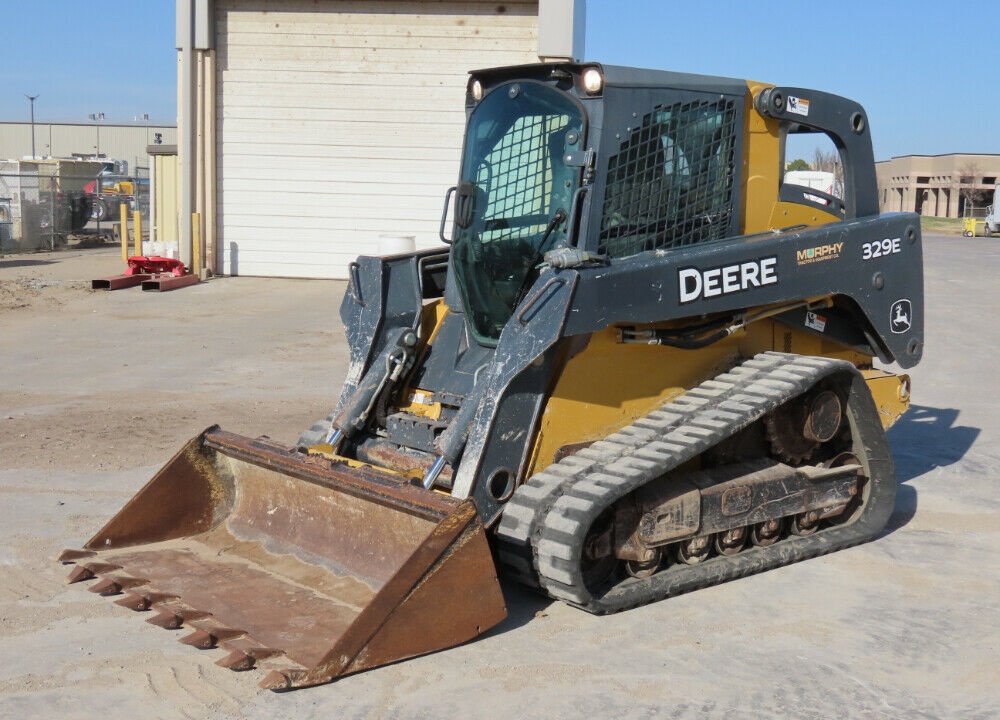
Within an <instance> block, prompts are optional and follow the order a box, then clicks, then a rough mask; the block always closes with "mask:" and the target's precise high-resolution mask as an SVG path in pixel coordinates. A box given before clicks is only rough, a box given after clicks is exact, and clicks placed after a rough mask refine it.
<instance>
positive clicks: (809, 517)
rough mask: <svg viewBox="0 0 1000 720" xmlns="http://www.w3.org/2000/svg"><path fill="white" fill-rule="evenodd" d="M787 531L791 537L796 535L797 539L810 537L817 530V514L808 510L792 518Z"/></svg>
mask: <svg viewBox="0 0 1000 720" xmlns="http://www.w3.org/2000/svg"><path fill="white" fill-rule="evenodd" d="M788 529H789V531H790V532H791V533H792V535H798V536H799V537H805V536H806V535H812V534H813V533H814V532H816V531H817V530H819V513H817V512H816V511H815V510H810V511H809V512H804V513H799V514H798V515H795V516H793V517H792V522H791V523H790V525H789V528H788Z"/></svg>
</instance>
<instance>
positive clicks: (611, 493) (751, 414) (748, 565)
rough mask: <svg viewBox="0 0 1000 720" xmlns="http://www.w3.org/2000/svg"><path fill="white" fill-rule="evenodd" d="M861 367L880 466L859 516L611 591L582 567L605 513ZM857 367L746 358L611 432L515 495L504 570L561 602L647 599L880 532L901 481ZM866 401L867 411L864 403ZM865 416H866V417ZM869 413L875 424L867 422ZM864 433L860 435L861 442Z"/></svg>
mask: <svg viewBox="0 0 1000 720" xmlns="http://www.w3.org/2000/svg"><path fill="white" fill-rule="evenodd" d="M838 372H839V373H845V372H846V373H852V374H853V375H854V380H855V382H854V388H855V389H854V391H853V392H852V394H851V396H850V397H849V399H848V407H849V410H850V409H851V407H852V406H853V407H854V413H855V420H854V422H852V425H853V426H855V427H853V430H854V432H855V433H857V432H858V431H859V427H857V426H859V425H860V426H861V429H862V430H863V431H864V432H866V433H867V435H868V436H867V437H863V438H860V440H861V442H856V443H855V445H857V446H859V447H862V448H864V449H866V450H869V451H872V457H873V458H875V459H876V461H875V462H874V465H876V466H878V467H877V468H875V469H876V470H877V471H876V472H872V473H871V474H872V475H873V477H871V478H870V484H871V486H872V489H871V490H870V491H869V493H868V495H869V500H868V502H867V504H866V505H865V506H864V508H863V509H862V511H861V513H860V516H859V517H858V519H857V520H856V521H854V522H852V523H850V524H849V525H844V526H837V527H833V528H829V529H827V530H824V531H821V532H819V533H816V534H815V535H812V536H808V537H792V538H788V539H785V540H782V541H780V542H778V543H776V544H774V545H772V546H769V547H766V548H757V547H754V548H749V549H747V550H744V551H743V552H741V553H738V554H737V555H732V556H717V557H713V558H711V559H709V560H707V561H705V562H704V563H701V564H698V565H690V566H688V565H682V564H674V565H671V566H670V567H669V568H667V569H666V570H662V571H661V572H658V573H656V574H654V575H653V576H651V577H650V578H646V579H634V578H629V579H626V580H623V581H621V582H619V583H618V584H617V585H614V586H612V587H611V588H610V589H609V590H607V591H606V592H604V593H603V594H601V595H600V596H595V595H593V594H592V593H591V592H590V590H589V589H588V588H587V587H586V586H585V584H584V581H583V576H582V574H581V570H580V560H581V555H582V548H583V544H584V539H585V537H586V535H587V532H588V531H589V529H590V527H591V525H592V524H593V522H594V520H596V518H597V517H598V515H600V513H601V512H602V511H603V510H605V509H606V508H609V507H610V506H611V505H613V504H614V503H615V502H616V501H617V500H619V499H621V498H622V497H624V496H626V495H627V494H629V493H630V492H632V491H633V490H635V489H636V488H638V487H640V486H642V485H644V484H646V483H648V482H650V481H651V480H653V479H655V478H657V477H659V476H661V475H663V474H664V473H666V472H669V471H670V470H672V469H674V468H676V467H678V466H679V465H681V464H683V463H684V462H686V461H688V460H690V459H691V458H694V457H696V456H697V455H699V454H701V453H703V452H705V451H706V450H708V449H709V448H711V447H712V446H714V445H716V444H718V443H719V442H721V441H722V440H724V439H725V438H727V437H729V436H731V435H733V434H734V433H736V432H738V431H740V430H742V429H744V428H746V427H748V426H749V425H750V424H752V423H754V422H756V421H757V420H759V419H760V418H761V417H763V416H764V415H765V414H766V413H768V412H770V411H771V410H773V409H775V408H777V407H778V406H779V405H781V404H783V403H785V402H787V401H788V400H791V399H792V398H794V397H796V396H798V395H800V394H802V393H803V392H805V391H806V390H808V389H809V388H810V387H812V386H813V385H815V384H816V383H817V382H818V381H819V380H821V379H822V378H824V377H827V376H829V375H831V374H833V373H838ZM859 380H860V385H861V386H862V387H865V386H864V382H863V380H861V378H860V375H859V373H858V372H857V370H856V369H855V368H854V366H853V365H851V364H850V363H847V362H845V361H841V360H834V359H830V358H819V357H808V356H800V355H789V354H785V353H777V352H767V353H762V354H760V355H757V356H755V357H754V358H752V359H750V360H748V361H746V362H744V363H742V364H741V365H738V366H736V367H735V368H733V369H732V370H730V371H728V372H726V373H723V374H721V375H719V376H717V377H715V378H714V379H712V380H708V381H706V382H703V383H702V384H700V385H698V386H696V387H694V388H692V389H691V390H689V391H688V392H687V393H686V394H684V395H682V396H680V397H678V398H675V399H674V400H672V401H670V402H668V403H666V404H664V405H663V406H661V407H660V408H659V409H657V410H655V411H653V412H652V413H650V414H648V415H646V416H644V417H642V418H640V419H638V420H636V421H635V422H634V423H632V424H631V425H629V426H627V427H624V428H622V429H621V430H619V431H618V432H617V433H615V434H614V435H611V436H609V437H608V438H606V439H605V440H601V441H599V442H596V443H594V444H593V445H591V446H590V447H588V448H586V449H584V450H582V451H580V452H579V453H577V454H575V455H572V456H570V457H567V458H564V459H563V460H561V461H560V462H558V463H554V464H553V465H551V466H549V467H548V468H546V469H545V470H544V471H543V472H541V473H538V474H537V475H535V476H534V477H532V478H531V479H530V480H529V481H528V482H527V483H525V484H524V485H522V486H521V487H520V488H518V490H517V491H516V492H515V493H514V496H513V497H512V498H511V500H510V501H509V502H508V503H507V505H506V507H505V509H504V513H503V516H502V517H501V521H500V524H499V526H498V529H497V539H498V545H497V554H498V559H499V560H500V563H501V565H502V566H503V569H504V571H505V574H507V575H508V576H512V577H513V578H514V579H517V580H519V581H521V582H524V583H526V584H529V585H534V586H536V587H540V588H541V589H542V590H543V591H544V592H546V593H547V594H548V595H550V596H551V597H553V598H556V599H560V600H564V601H566V602H568V603H570V604H572V605H576V606H578V607H581V608H583V609H586V610H588V611H590V612H595V613H608V612H616V611H618V610H624V609H627V608H630V607H636V606H638V605H643V604H646V603H649V602H653V601H655V600H660V599H662V598H665V597H668V596H670V595H676V594H680V593H682V592H687V591H690V590H694V589H697V588H701V587H705V586H708V585H713V584H716V583H719V582H724V581H726V580H730V579H734V578H737V577H743V576H745V575H749V574H752V573H755V572H760V571H762V570H767V569H770V568H773V567H779V566H781V565H784V564H787V563H790V562H795V561H797V560H802V559H805V558H807V557H813V556H816V555H820V554H823V553H826V552H830V551H832V550H836V549H840V548H843V547H847V546H850V545H853V544H857V543H859V542H863V541H865V540H868V539H870V538H871V537H872V536H874V535H875V534H876V533H877V532H878V531H879V530H880V529H881V528H882V526H883V525H884V524H885V521H886V520H887V519H888V515H889V514H890V513H891V511H892V506H893V500H894V497H895V477H894V474H893V472H892V468H891V461H886V462H883V461H882V458H880V457H879V451H881V453H882V454H883V455H885V456H888V449H887V446H886V445H885V439H884V433H882V432H881V425H878V430H877V432H876V431H874V430H873V428H872V423H871V422H870V419H871V418H875V420H876V421H877V414H875V412H874V404H873V403H872V402H871V397H870V395H869V394H867V388H866V387H865V391H864V392H859V391H858V385H859V383H858V382H857V381H859ZM859 406H861V407H859ZM858 418H861V422H860V423H859V422H858ZM866 419H867V420H868V421H867V422H865V420H866ZM855 439H856V440H858V438H855Z"/></svg>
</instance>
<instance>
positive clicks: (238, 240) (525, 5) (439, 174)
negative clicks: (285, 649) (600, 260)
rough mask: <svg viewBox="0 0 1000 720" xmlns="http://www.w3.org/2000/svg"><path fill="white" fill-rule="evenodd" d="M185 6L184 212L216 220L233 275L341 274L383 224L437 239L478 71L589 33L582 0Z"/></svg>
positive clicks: (217, 263) (229, 1) (578, 44)
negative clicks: (471, 75)
mask: <svg viewBox="0 0 1000 720" xmlns="http://www.w3.org/2000/svg"><path fill="white" fill-rule="evenodd" d="M177 9H178V49H179V51H180V53H179V57H180V64H179V106H178V115H179V118H178V120H179V132H178V148H179V152H180V159H181V170H180V175H181V188H182V192H181V197H180V204H181V209H180V216H181V218H186V217H189V216H190V214H191V213H193V212H197V213H199V214H200V216H201V217H202V218H204V221H205V222H204V226H205V229H204V239H203V240H202V242H203V243H204V246H205V253H204V255H203V256H204V257H205V258H206V260H207V265H208V267H209V269H211V270H213V271H215V272H218V273H222V274H241V275H265V276H285V277H326V278H340V277H344V276H345V272H346V265H347V263H348V262H350V261H351V260H353V259H354V258H355V257H356V256H357V255H359V254H362V253H374V252H376V251H377V249H378V244H379V238H380V236H384V235H387V236H414V237H415V239H416V245H417V247H427V246H430V245H433V244H436V243H437V242H439V241H438V240H437V237H438V228H439V224H440V217H441V211H442V205H443V200H444V194H445V191H446V190H447V188H448V187H449V186H451V185H453V184H454V182H455V179H456V177H457V175H458V164H459V160H460V145H461V136H462V132H463V129H464V123H465V114H464V112H465V111H464V102H465V88H466V80H467V72H468V71H469V70H471V69H474V68H480V67H492V66H497V65H508V64H517V63H530V62H538V61H539V59H540V58H543V57H578V56H579V55H580V54H581V53H582V44H583V43H582V37H583V1H582V0H576V2H574V0H540V1H534V0H532V1H526V0H512V1H503V0H501V1H499V2H498V1H496V0H492V1H489V2H487V1H484V0H464V1H463V2H455V1H453V0H431V1H427V0H424V1H421V2H417V1H410V2H386V1H383V2H374V1H365V0H214V2H213V1H212V0H177ZM540 14H541V16H542V20H541V22H540V20H539V15H540ZM547 18H548V19H547ZM540 27H541V29H542V30H541V37H540ZM188 48H190V49H191V52H186V49H188ZM188 61H190V62H188ZM179 227H180V229H181V257H182V259H184V260H185V261H188V260H189V259H190V257H191V245H190V244H189V243H190V242H191V241H190V240H189V239H188V238H185V237H184V232H185V231H186V232H187V233H190V232H191V230H190V227H191V226H190V224H189V223H186V222H183V221H182V222H181V223H180V224H179ZM189 237H190V235H189Z"/></svg>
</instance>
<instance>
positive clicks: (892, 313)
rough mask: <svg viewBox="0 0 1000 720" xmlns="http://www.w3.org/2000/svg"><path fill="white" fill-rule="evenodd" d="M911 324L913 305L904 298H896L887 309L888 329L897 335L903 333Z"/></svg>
mask: <svg viewBox="0 0 1000 720" xmlns="http://www.w3.org/2000/svg"><path fill="white" fill-rule="evenodd" d="M912 324H913V306H912V305H911V304H910V301H909V300H906V299H905V298H904V299H902V300H897V301H896V302H894V303H893V304H892V307H891V308H890V309H889V329H890V330H892V331H893V332H894V333H896V334H897V335H900V334H902V333H905V332H906V331H907V330H909V329H910V326H911V325H912Z"/></svg>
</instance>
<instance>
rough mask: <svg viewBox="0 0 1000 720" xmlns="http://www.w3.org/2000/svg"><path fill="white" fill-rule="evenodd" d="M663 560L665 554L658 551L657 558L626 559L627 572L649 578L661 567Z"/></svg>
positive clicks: (633, 575)
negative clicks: (643, 559)
mask: <svg viewBox="0 0 1000 720" xmlns="http://www.w3.org/2000/svg"><path fill="white" fill-rule="evenodd" d="M662 561H663V555H662V554H661V553H657V555H656V559H655V560H647V561H645V562H640V561H638V560H626V561H625V572H627V573H628V575H629V577H634V578H640V579H641V578H648V577H650V576H651V575H653V574H654V573H655V572H656V571H657V570H659V569H660V564H661V563H662Z"/></svg>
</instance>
